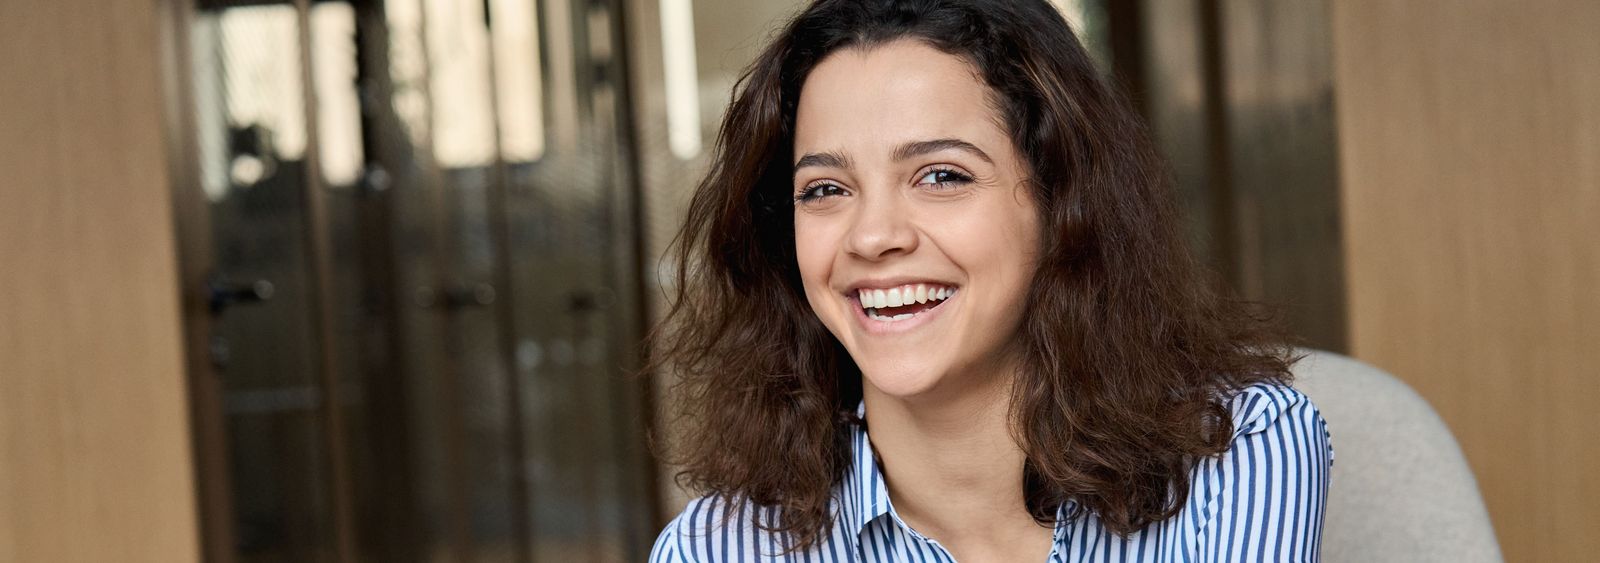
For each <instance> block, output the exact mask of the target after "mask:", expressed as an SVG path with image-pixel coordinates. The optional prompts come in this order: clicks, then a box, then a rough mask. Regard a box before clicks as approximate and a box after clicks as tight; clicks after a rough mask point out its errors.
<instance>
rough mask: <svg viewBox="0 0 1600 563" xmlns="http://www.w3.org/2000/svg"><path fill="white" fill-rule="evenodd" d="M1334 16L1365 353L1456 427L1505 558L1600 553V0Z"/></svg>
mask: <svg viewBox="0 0 1600 563" xmlns="http://www.w3.org/2000/svg"><path fill="white" fill-rule="evenodd" d="M1330 4H1331V8H1332V17H1333V24H1334V25H1333V33H1334V40H1333V45H1334V59H1335V75H1336V80H1335V85H1336V88H1337V104H1338V112H1337V113H1338V124H1339V134H1340V153H1341V159H1340V164H1341V166H1340V173H1341V176H1342V178H1343V201H1342V217H1343V232H1344V240H1345V249H1346V256H1347V263H1346V267H1347V273H1348V278H1347V283H1348V299H1349V310H1350V317H1349V323H1350V341H1351V349H1352V352H1353V353H1354V355H1355V356H1357V357H1359V358H1361V359H1364V360H1367V361H1369V362H1372V363H1374V364H1376V365H1378V366H1381V367H1383V368H1386V369H1388V370H1390V371H1392V372H1393V373H1395V374H1396V375H1398V376H1399V377H1401V378H1402V379H1404V380H1406V381H1407V382H1408V383H1410V384H1411V385H1412V386H1414V387H1415V388H1416V389H1417V390H1418V391H1419V392H1421V393H1422V395H1423V396H1425V397H1426V398H1427V399H1428V400H1429V401H1430V402H1431V403H1432V404H1433V405H1434V407H1435V408H1436V409H1438V411H1439V413H1440V414H1441V415H1442V416H1443V417H1444V419H1445V421H1446V422H1448V423H1449V425H1450V427H1451V429H1452V430H1454V431H1455V433H1456V436H1457V438H1458V439H1459V440H1460V442H1461V445H1462V447H1463V449H1464V450H1465V452H1466V455H1467V458H1468V460H1469V461H1470V463H1471V464H1472V467H1473V470H1474V471H1475V472H1476V474H1477V477H1478V481H1479V485H1480V487H1481V488H1482V490H1483V493H1484V496H1485V500H1486V501H1487V503H1488V506H1489V509H1490V512H1491V516H1492V518H1493V520H1494V524H1495V527H1496V528H1497V532H1498V536H1499V539H1500V542H1501V544H1502V548H1503V550H1504V552H1505V555H1506V557H1507V559H1508V560H1511V561H1580V560H1585V559H1589V558H1592V557H1593V555H1594V554H1595V553H1596V552H1600V536H1597V535H1595V534H1594V533H1593V532H1594V531H1595V530H1597V529H1600V510H1597V509H1596V508H1595V507H1596V506H1597V505H1600V483H1597V481H1596V480H1595V479H1594V478H1593V473H1594V468H1595V467H1600V441H1596V440H1595V439H1594V437H1595V436H1596V435H1600V419H1596V418H1595V417H1594V416H1593V415H1592V413H1593V412H1594V409H1595V407H1594V404H1595V400H1596V398H1600V367H1596V363H1595V357H1594V353H1595V352H1596V351H1597V350H1600V320H1596V319H1600V291H1596V289H1595V288H1596V287H1597V283H1600V244H1597V243H1600V36H1597V35H1596V34H1595V30H1596V29H1600V3H1595V2H1592V1H1591V0H1535V1H1527V2H1511V1H1505V0H1502V1H1495V0H1413V1H1409V2H1390V1H1386V0H1348V1H1342V2H1333V3H1330ZM1334 432H1335V435H1334V440H1335V442H1337V440H1338V435H1337V429H1335V430H1334Z"/></svg>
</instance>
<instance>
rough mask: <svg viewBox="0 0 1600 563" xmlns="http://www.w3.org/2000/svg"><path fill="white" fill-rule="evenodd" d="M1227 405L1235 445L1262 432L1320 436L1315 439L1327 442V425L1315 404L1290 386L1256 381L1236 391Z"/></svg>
mask: <svg viewBox="0 0 1600 563" xmlns="http://www.w3.org/2000/svg"><path fill="white" fill-rule="evenodd" d="M1227 403H1228V410H1229V412H1230V415H1231V417H1232V422H1233V435H1232V436H1231V437H1230V441H1231V442H1232V443H1233V445H1237V444H1238V442H1239V441H1240V440H1241V439H1246V438H1247V437H1249V436H1252V435H1257V434H1263V433H1269V434H1276V433H1290V434H1295V435H1300V434H1321V436H1320V437H1316V438H1318V439H1320V440H1323V441H1326V440H1327V433H1328V430H1327V422H1326V421H1324V420H1323V418H1322V412H1321V411H1320V410H1318V409H1317V405H1316V403H1313V402H1312V401H1311V398H1310V397H1307V396H1306V395H1305V394H1304V393H1301V392H1300V391H1299V390H1297V389H1295V388H1294V387H1291V386H1289V385H1287V384H1284V383H1277V382H1257V383H1254V384H1251V385H1249V386H1246V387H1244V388H1241V389H1238V390H1236V391H1233V392H1232V393H1231V394H1230V395H1229V396H1228V397H1227ZM1305 437H1307V438H1311V436H1305ZM1230 447H1231V446H1230Z"/></svg>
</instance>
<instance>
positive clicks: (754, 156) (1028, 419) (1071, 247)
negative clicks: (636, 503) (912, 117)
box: [651, 0, 1293, 549]
mask: <svg viewBox="0 0 1600 563" xmlns="http://www.w3.org/2000/svg"><path fill="white" fill-rule="evenodd" d="M897 39H912V40H917V41H922V42H924V43H926V44H928V45H930V46H932V47H934V48H936V49H938V50H940V51H941V52H944V53H948V54H951V55H954V56H958V57H962V58H963V59H964V60H966V61H967V62H968V63H970V64H971V65H972V67H973V68H974V69H975V70H976V71H977V73H978V74H979V75H981V77H982V79H983V80H984V82H985V83H986V85H987V86H988V88H989V89H990V90H991V92H990V101H991V105H992V106H993V108H994V110H995V112H996V114H997V115H998V116H999V117H1000V118H1002V119H1003V120H1004V125H1005V127H1006V131H1008V132H1009V134H1010V137H1011V140H1012V142H1013V143H1014V144H1015V146H1016V148H1017V149H1018V150H1019V153H1020V154H1022V155H1023V156H1024V159H1025V160H1026V162H1027V163H1028V165H1029V173H1030V174H1029V189H1031V191H1032V195H1033V197H1034V201H1035V202H1038V210H1039V214H1040V219H1041V220H1040V228H1041V232H1040V237H1039V238H1040V240H1041V241H1042V242H1041V248H1040V249H1039V251H1040V256H1042V259H1041V260H1040V262H1039V266H1038V269H1037V271H1036V272H1035V274H1034V276H1033V281H1032V288H1031V291H1030V294H1029V295H1028V297H1027V301H1028V306H1027V309H1026V310H1027V311H1028V313H1027V317H1026V318H1025V319H1024V320H1023V323H1022V328H1021V329H1020V334H1019V335H1018V339H1019V340H1020V342H1021V344H1022V346H1021V349H1022V350H1023V353H1024V360H1023V369H1022V371H1021V373H1019V375H1018V376H1017V377H1018V379H1017V381H1016V383H1015V385H1013V391H1012V396H1011V398H1010V401H1011V402H1010V420H1011V425H1012V435H1013V438H1014V439H1015V440H1016V443H1017V444H1018V446H1020V448H1021V449H1022V450H1023V451H1024V452H1025V454H1026V456H1027V461H1026V465H1025V467H1024V470H1023V475H1024V477H1023V479H1024V483H1023V486H1024V491H1025V494H1026V502H1027V506H1028V509H1029V511H1030V513H1031V514H1032V515H1033V517H1034V518H1035V520H1038V521H1039V522H1040V523H1042V524H1047V523H1049V522H1050V521H1051V520H1053V519H1054V518H1055V517H1056V509H1057V507H1059V506H1061V505H1062V503H1064V502H1065V501H1066V500H1068V499H1076V500H1077V501H1078V506H1079V507H1080V509H1086V510H1091V511H1093V512H1094V513H1096V514H1097V515H1098V516H1099V518H1100V519H1101V520H1102V521H1103V522H1104V525H1105V526H1107V527H1108V528H1109V529H1111V530H1114V531H1116V532H1118V533H1121V534H1128V533H1131V532H1133V531H1135V530H1138V529H1140V528H1142V527H1144V526H1145V525H1146V524H1148V523H1150V522H1153V521H1158V520H1163V519H1166V518H1168V517H1171V516H1172V515H1173V514H1176V513H1177V511H1178V509H1179V508H1180V503H1181V502H1182V499H1184V498H1186V497H1187V496H1188V489H1189V483H1188V480H1187V472H1188V470H1189V469H1190V468H1191V467H1192V466H1193V464H1194V463H1195V461H1196V460H1197V459H1199V458H1201V457H1203V456H1212V455H1217V454H1220V453H1221V452H1223V451H1224V450H1225V449H1226V448H1227V447H1228V440H1229V437H1230V436H1231V433H1232V428H1231V421H1230V419H1229V413H1228V410H1227V407H1226V404H1227V403H1226V401H1227V399H1228V398H1229V397H1231V395H1232V394H1233V393H1234V392H1237V391H1238V390H1239V389H1241V388H1243V387H1245V386H1248V385H1250V384H1252V383H1256V382H1261V381H1273V382H1279V383H1287V382H1288V380H1289V377H1290V376H1289V370H1288V366H1289V364H1290V363H1291V362H1292V360H1293V358H1292V357H1291V351H1292V348H1290V347H1289V346H1288V345H1287V343H1286V341H1285V338H1284V337H1283V336H1282V333H1281V332H1280V330H1279V329H1278V328H1277V325H1276V323H1275V322H1273V321H1272V320H1270V318H1269V317H1268V316H1267V315H1265V314H1263V313H1262V312H1261V308H1259V307H1257V306H1254V305H1252V304H1249V303H1246V302H1243V301H1239V300H1236V299H1233V298H1230V297H1228V296H1226V294H1225V293H1224V292H1223V291H1221V290H1220V289H1219V288H1218V287H1219V286H1218V284H1217V283H1216V282H1215V281H1214V280H1215V278H1214V276H1210V275H1208V274H1207V273H1206V272H1205V271H1204V269H1203V268H1201V267H1200V266H1199V265H1198V264H1197V262H1196V261H1195V260H1194V259H1193V258H1192V256H1191V255H1190V253H1189V252H1188V249H1187V247H1186V246H1185V243H1184V241H1183V238H1182V237H1181V235H1180V234H1179V233H1180V228H1179V217H1178V214H1177V212H1176V210H1175V207H1174V204H1173V203H1172V201H1171V200H1172V194H1171V185H1170V180H1169V177H1168V175H1167V173H1166V171H1165V169H1164V168H1163V164H1162V163H1161V161H1160V160H1159V159H1158V158H1157V157H1156V155H1155V153H1154V151H1153V149H1152V147H1151V143H1150V141H1149V139H1148V136H1147V134H1146V133H1145V131H1144V128H1143V126H1142V125H1141V123H1140V121H1139V119H1138V118H1137V117H1136V115H1135V114H1134V113H1133V112H1132V111H1131V110H1130V108H1129V105H1128V104H1127V103H1126V101H1125V100H1124V99H1122V97H1121V96H1120V95H1119V94H1117V93H1116V92H1115V91H1114V90H1113V89H1112V88H1110V87H1108V86H1107V85H1106V83H1105V82H1104V80H1103V79H1102V78H1101V76H1100V75H1099V73H1098V72H1097V71H1096V69H1095V67H1094V64H1093V63H1092V62H1091V60H1090V58H1089V56H1088V55H1087V54H1086V52H1085V51H1084V49H1083V47H1082V46H1081V45H1080V44H1079V42H1078V40H1077V38H1076V36H1074V35H1073V33H1072V31H1071V30H1070V29H1069V28H1068V26H1067V23H1066V22H1065V21H1064V20H1063V19H1062V18H1061V16H1060V15H1059V14H1058V13H1057V12H1056V10H1055V9H1054V8H1052V7H1051V6H1050V5H1049V4H1047V3H1046V2H1045V1H1044V0H1004V1H1001V0H820V1H817V2H814V3H812V4H811V5H809V6H808V7H806V8H805V9H804V10H803V11H802V12H801V13H800V14H798V15H797V16H796V17H795V18H794V19H793V20H791V21H790V22H789V23H788V25H787V27H785V28H784V30H783V31H782V33H781V34H780V35H778V36H777V37H776V38H775V39H774V40H773V42H772V43H771V44H770V45H769V46H768V47H767V48H766V50H765V51H763V52H762V53H761V55H760V56H759V57H758V58H757V59H756V60H755V62H754V63H753V64H752V65H751V66H750V67H749V68H748V70H747V71H746V72H745V74H744V75H743V77H742V78H741V79H740V81H739V83H738V84H737V85H736V87H735V94H734V97H733V101H732V105H731V106H730V107H729V109H728V112H727V114H726V116H725V118H724V119H723V122H722V129H721V132H720V133H719V135H718V137H717V143H716V147H715V149H714V150H715V152H714V153H713V157H712V160H711V168H710V171H709V172H708V173H707V175H706V177H705V179H704V180H703V181H702V182H701V183H700V184H699V186H698V188H697V189H696V191H695V193H694V196H693V199H692V200H691V202H690V204H689V209H688V216H687V219H686V221H685V223H684V225H683V228H682V231H681V232H680V233H679V236H678V239H677V240H676V241H675V243H674V247H673V248H674V252H675V257H676V260H677V263H676V274H677V279H678V280H679V284H678V286H677V289H676V293H675V296H674V297H675V299H674V301H673V303H672V306H671V308H670V310H669V312H668V313H667V315H666V316H665V318H664V319H663V321H662V324H661V326H659V327H658V329H657V331H656V332H655V333H654V335H653V336H652V338H651V347H652V350H653V363H652V365H653V366H654V368H653V369H654V370H655V371H658V372H667V373H672V374H675V375H676V377H677V382H676V384H674V385H673V386H672V403H673V404H675V409H674V411H673V412H672V414H671V417H670V418H671V420H672V423H671V425H670V427H671V428H674V429H676V430H677V431H678V432H677V433H676V434H675V435H673V436H672V439H671V440H670V441H669V442H670V444H671V447H670V452H669V453H670V455H667V456H666V458H667V460H668V461H670V462H674V463H676V464H679V465H680V466H681V467H682V471H681V472H680V473H679V482H680V483H681V484H682V485H684V486H686V487H688V488H690V489H692V490H695V491H697V492H700V493H705V494H709V495H715V496H719V497H721V498H723V499H725V500H726V501H728V502H744V501H748V502H752V503H755V504H758V505H763V506H768V507H771V508H773V509H775V512H776V514H777V515H778V518H777V520H776V521H774V522H766V521H763V522H756V525H757V526H760V527H762V528H764V529H768V530H771V531H774V532H779V533H781V534H783V535H784V536H785V537H787V538H789V548H790V549H803V548H806V547H809V546H811V545H812V544H813V543H814V542H815V541H817V539H818V538H819V537H820V534H821V533H822V532H823V530H825V529H826V528H827V526H828V525H829V524H830V522H831V518H832V517H833V516H832V515H831V514H830V513H829V510H828V507H829V501H830V498H831V489H832V488H833V486H834V485H835V484H836V483H838V482H839V481H840V480H841V479H842V476H843V475H844V472H845V470H846V468H847V466H848V464H849V459H850V450H849V448H850V446H849V442H848V441H847V436H848V435H849V431H850V428H849V425H850V424H853V423H858V422H859V421H858V420H856V419H855V418H854V415H855V409H856V407H857V405H858V404H859V402H860V401H861V397H862V381H861V377H862V376H861V372H860V370H859V369H858V368H857V367H856V365H855V363H854V362H853V361H852V360H851V358H850V356H849V354H848V353H846V351H845V350H844V348H843V347H842V346H841V345H840V343H839V342H838V341H837V340H836V339H835V338H834V337H833V335H832V334H831V333H829V332H828V330H827V329H826V328H824V326H823V325H822V323H821V321H819V320H818V318H817V317H816V315H815V314H814V313H813V312H812V310H811V309H810V307H809V305H808V304H807V301H806V297H805V293H804V290H803V289H802V286H801V281H800V276H799V270H798V266H797V264H796V259H795V245H794V231H793V228H794V216H793V213H794V211H793V207H792V205H791V197H790V183H791V181H792V174H793V165H792V163H791V159H792V158H793V151H794V147H793V135H794V130H795V112H796V104H797V101H798V100H799V97H800V96H799V94H800V88H801V85H802V84H803V82H804V81H805V78H806V76H807V74H808V73H809V72H810V71H811V70H812V69H813V68H815V67H816V65H817V64H818V63H819V62H820V61H822V60H823V59H824V58H826V57H827V56H829V55H830V54H831V53H834V52H836V51H838V50H840V49H846V48H856V49H870V48H872V47H873V46H875V45H881V44H884V43H886V42H889V41H893V40H897ZM730 513H731V511H730ZM1075 516H1076V515H1075V514H1074V515H1069V517H1075Z"/></svg>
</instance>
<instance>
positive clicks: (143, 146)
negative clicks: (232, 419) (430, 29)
mask: <svg viewBox="0 0 1600 563" xmlns="http://www.w3.org/2000/svg"><path fill="white" fill-rule="evenodd" d="M158 3H159V2H158V1H157V0H140V1H125V2H110V1H104V0H102V1H96V2H20V1H6V2H0V77H4V78H3V79H0V507H4V508H3V509H0V560H3V561H150V562H162V563H166V562H174V561H176V562H182V561H195V560H197V558H198V556H197V536H196V532H195V509H194V490H193V475H192V468H191V466H190V462H191V461H190V460H191V458H190V451H191V448H190V443H189V432H188V419H187V414H186V413H187V401H186V394H185V387H184V379H183V362H182V352H181V344H180V338H181V329H180V325H179V308H178V294H177V292H176V291H175V288H176V287H177V282H176V275H177V266H176V263H175V259H174V245H173V224H172V215H171V211H170V207H171V205H172V203H171V201H172V200H171V198H170V197H169V182H168V175H167V169H166V166H167V155H166V149H165V147H164V143H163V138H162V125H163V124H162V122H161V119H162V115H163V112H162V104H163V99H162V97H161V88H160V79H161V67H160V65H159V64H158V63H159V59H160V55H159V53H160V41H161V38H162V35H161V33H162V31H161V30H160V27H161V25H160V23H161V22H160V21H159V19H158V15H157V13H158V10H157V8H158V7H159V6H158V5H157V4H158Z"/></svg>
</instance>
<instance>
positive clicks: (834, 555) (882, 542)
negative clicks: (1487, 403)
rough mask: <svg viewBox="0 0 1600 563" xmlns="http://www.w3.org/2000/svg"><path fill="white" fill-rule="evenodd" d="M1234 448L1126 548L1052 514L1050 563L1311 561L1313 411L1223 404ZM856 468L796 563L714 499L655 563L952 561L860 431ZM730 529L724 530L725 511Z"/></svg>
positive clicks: (1261, 386) (1244, 396) (1317, 498)
mask: <svg viewBox="0 0 1600 563" xmlns="http://www.w3.org/2000/svg"><path fill="white" fill-rule="evenodd" d="M1229 407H1230V411H1231V416H1232V419H1233V428H1234V430H1233V436H1232V440H1231V443H1230V444H1229V447H1228V450H1227V451H1225V452H1224V453H1223V454H1222V455H1221V456H1218V457H1212V458H1205V459H1203V460H1201V461H1200V462H1199V463H1197V464H1195V466H1194V467H1193V469H1192V470H1191V471H1190V473H1189V479H1190V487H1189V497H1188V499H1187V500H1186V501H1185V502H1184V505H1183V508H1182V509H1181V510H1180V511H1179V512H1178V513H1177V515H1175V516H1173V517H1171V518H1168V519H1166V520H1162V521H1160V522H1153V523H1151V524H1149V525H1148V526H1145V527H1144V528H1143V529H1140V530H1138V531H1136V532H1134V533H1133V534H1130V535H1128V536H1127V537H1122V536H1118V535H1117V534H1115V533H1113V532H1111V531H1110V530H1108V529H1106V528H1105V527H1104V526H1102V525H1101V523H1100V520H1099V519H1098V518H1097V517H1096V516H1095V514H1093V513H1092V512H1091V511H1077V512H1078V516H1076V517H1075V518H1072V519H1066V518H1063V516H1065V515H1067V514H1071V513H1073V512H1074V510H1073V509H1074V508H1076V506H1075V502H1074V501H1071V500H1069V501H1067V503H1066V504H1064V505H1063V506H1061V507H1060V509H1059V510H1058V511H1057V515H1058V518H1057V519H1056V524H1055V542H1054V546H1053V549H1052V550H1051V551H1050V554H1049V555H1048V556H1047V558H1046V561H1049V562H1058V563H1069V562H1080V561H1095V562H1100V561H1105V562H1111V561H1117V562H1121V561H1185V562H1187V561H1212V562H1223V561H1228V562H1232V561H1317V560H1319V552H1320V548H1321V535H1322V519H1323V509H1324V507H1325V505H1326V500H1327V496H1328V474H1329V471H1330V470H1331V468H1332V465H1333V448H1332V446H1331V444H1330V441H1329V436H1328V430H1327V424H1326V422H1325V421H1324V420H1323V419H1322V415H1321V414H1320V413H1319V412H1318V411H1317V407H1316V406H1315V405H1313V404H1312V403H1311V400H1310V399H1308V398H1306V396H1305V395H1302V394H1301V393H1300V392H1299V391H1296V390H1294V389H1293V388H1290V387H1287V386H1282V385H1276V384H1269V383H1258V384H1255V385H1252V386H1250V387H1246V388H1245V389H1243V390H1241V391H1240V392H1239V393H1237V394H1235V395H1234V397H1233V398H1232V399H1231V400H1230V405H1229ZM853 428H854V439H853V440H852V448H853V456H852V458H853V460H854V462H853V464H852V465H851V467H850V468H849V469H848V470H847V471H846V473H845V475H844V478H843V479H842V480H841V481H840V482H839V483H838V484H837V485H835V487H834V490H833V502H832V507H833V510H834V515H835V518H834V519H833V523H832V529H831V530H829V531H826V532H824V534H823V535H822V537H821V540H820V541H819V542H818V543H817V544H815V545H814V546H812V547H811V548H810V549H808V550H805V551H802V552H794V553H789V554H783V553H782V551H783V547H782V545H783V544H782V542H781V541H779V538H777V537H776V536H775V535H773V534H772V533H770V532H766V531H763V530H760V529H758V528H756V527H754V526H753V525H752V523H751V519H752V516H757V515H759V516H761V517H762V520H763V521H765V522H772V521H774V520H773V519H774V518H775V517H776V512H775V511H773V510H771V509H769V508H766V507H759V506H756V505H753V504H749V503H748V502H746V503H741V504H738V505H736V506H729V505H728V503H727V502H725V501H723V500H720V499H718V498H717V497H715V496H707V497H702V498H699V499H696V500H694V501H692V502H690V503H689V505H688V507H687V508H685V509H684V510H683V512H682V513H681V514H679V515H678V517H677V518H675V519H673V520H672V522H671V523H670V524H668V525H667V527H666V529H665V530H663V531H662V532H661V535H660V537H659V538H658V539H657V540H656V543H655V547H654V549H652V550H651V554H650V561H651V563H688V562H703V563H712V562H719V563H720V562H730V563H731V562H769V561H785V562H789V561H803V562H826V563H843V562H871V563H886V562H891V561H892V562H914V563H924V562H939V563H951V562H953V561H955V558H954V557H952V556H951V555H950V552H949V551H947V550H946V549H945V547H944V546H943V545H940V544H939V541H938V540H937V539H936V538H930V537H926V536H924V535H922V534H920V533H918V532H917V531H916V530H913V529H912V528H911V526H908V525H907V524H906V523H905V521H904V520H902V519H901V518H900V516H899V514H897V513H896V512H895V509H894V506H893V505H892V504H891V503H890V502H889V493H888V490H887V489H886V488H885V486H884V480H883V473H882V471H880V470H879V467H878V461H877V459H876V456H875V455H874V454H873V450H872V446H871V444H870V443H869V442H868V441H867V432H866V430H865V429H864V428H862V427H861V426H859V425H856V426H854V427H853ZM728 510H732V511H734V514H733V515H732V516H733V518H732V519H729V520H727V522H726V524H724V519H723V515H724V512H725V511H728Z"/></svg>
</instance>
